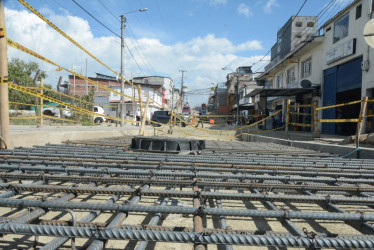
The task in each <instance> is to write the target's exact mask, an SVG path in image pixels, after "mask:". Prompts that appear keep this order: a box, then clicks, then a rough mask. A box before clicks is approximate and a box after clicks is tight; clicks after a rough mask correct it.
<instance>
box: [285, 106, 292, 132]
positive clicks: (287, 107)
mask: <svg viewBox="0 0 374 250" xmlns="http://www.w3.org/2000/svg"><path fill="white" fill-rule="evenodd" d="M290 104H291V100H290V99H287V106H286V133H287V134H288V126H289V124H290Z"/></svg>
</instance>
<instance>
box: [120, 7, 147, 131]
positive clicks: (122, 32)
mask: <svg viewBox="0 0 374 250" xmlns="http://www.w3.org/2000/svg"><path fill="white" fill-rule="evenodd" d="M147 10H148V8H144V9H139V10H133V11H129V12H126V13H124V14H123V15H121V94H122V95H121V127H123V126H124V122H123V120H124V119H125V108H124V106H123V102H124V98H123V94H124V88H125V81H124V74H125V63H124V58H125V26H126V25H125V23H126V17H125V16H124V15H126V14H130V13H133V12H144V11H147ZM133 101H134V102H135V100H133ZM133 115H134V114H133Z"/></svg>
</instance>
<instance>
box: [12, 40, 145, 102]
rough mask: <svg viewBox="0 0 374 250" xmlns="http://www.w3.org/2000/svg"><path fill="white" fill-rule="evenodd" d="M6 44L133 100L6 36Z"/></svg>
mask: <svg viewBox="0 0 374 250" xmlns="http://www.w3.org/2000/svg"><path fill="white" fill-rule="evenodd" d="M8 44H9V45H10V46H12V47H13V48H16V49H18V50H21V51H23V52H25V53H28V54H30V55H32V56H34V57H36V58H38V59H40V60H42V61H45V62H47V63H49V64H52V65H54V66H57V67H61V68H62V69H64V70H65V71H67V72H69V73H71V74H74V75H75V76H78V77H79V78H81V79H84V80H87V81H88V82H90V83H92V84H93V85H96V86H99V87H100V88H103V89H105V90H107V91H109V92H113V93H116V94H117V95H120V96H124V97H127V98H130V99H132V100H134V98H133V97H131V96H128V95H125V94H122V93H121V92H118V91H116V90H114V89H111V88H109V87H107V86H105V85H102V84H100V83H98V82H95V81H93V80H91V79H89V78H88V77H85V76H83V75H80V74H78V73H76V72H74V71H71V70H69V69H67V68H64V67H62V66H59V65H58V64H57V63H55V62H53V61H51V60H49V59H47V58H45V57H44V56H42V55H39V54H38V53H36V52H34V51H32V50H30V49H28V48H26V47H24V46H22V45H20V44H18V43H17V42H15V41H13V40H11V39H9V38H8ZM135 100H136V101H138V99H135Z"/></svg>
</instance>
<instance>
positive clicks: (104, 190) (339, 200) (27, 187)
mask: <svg viewBox="0 0 374 250" xmlns="http://www.w3.org/2000/svg"><path fill="white" fill-rule="evenodd" d="M40 184H41V183H39V185H37V186H36V185H35V184H9V186H8V189H10V190H20V191H30V192H60V193H76V194H113V195H133V194H137V195H141V196H157V197H159V196H161V197H178V198H196V197H199V198H204V199H220V200H251V201H280V202H282V201H283V202H285V201H289V202H302V203H326V202H327V203H336V204H360V205H374V198H363V197H338V196H334V197H331V196H310V195H281V194H262V193H256V194H246V193H223V192H206V191H201V192H200V191H198V190H195V191H178V190H155V189H153V190H146V189H142V190H140V189H135V188H126V189H123V188H111V187H71V186H55V185H40ZM0 197H1V194H0Z"/></svg>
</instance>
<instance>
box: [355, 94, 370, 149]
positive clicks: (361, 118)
mask: <svg viewBox="0 0 374 250" xmlns="http://www.w3.org/2000/svg"><path fill="white" fill-rule="evenodd" d="M367 103H368V97H367V96H365V97H364V98H363V99H362V102H361V110H360V116H359V117H358V122H357V134H356V139H355V144H356V147H357V148H358V146H359V144H360V135H361V130H362V124H363V122H364V118H365V114H366V107H367Z"/></svg>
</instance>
